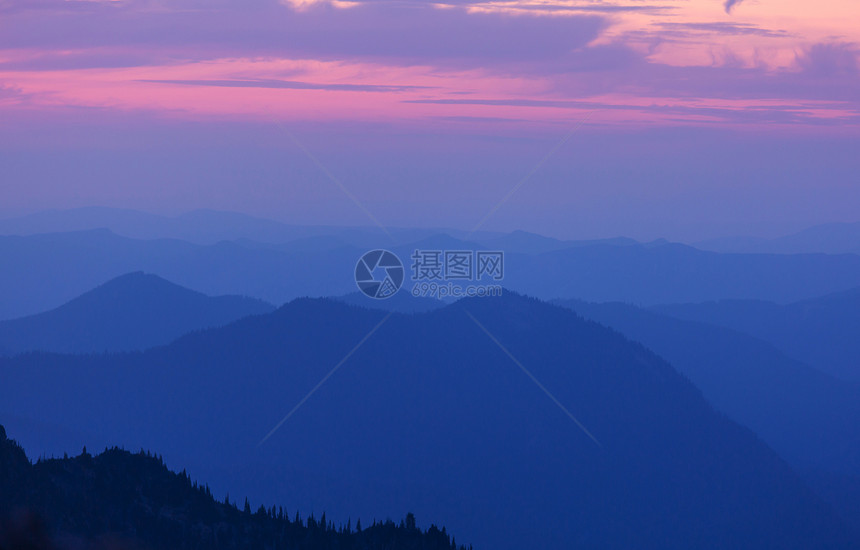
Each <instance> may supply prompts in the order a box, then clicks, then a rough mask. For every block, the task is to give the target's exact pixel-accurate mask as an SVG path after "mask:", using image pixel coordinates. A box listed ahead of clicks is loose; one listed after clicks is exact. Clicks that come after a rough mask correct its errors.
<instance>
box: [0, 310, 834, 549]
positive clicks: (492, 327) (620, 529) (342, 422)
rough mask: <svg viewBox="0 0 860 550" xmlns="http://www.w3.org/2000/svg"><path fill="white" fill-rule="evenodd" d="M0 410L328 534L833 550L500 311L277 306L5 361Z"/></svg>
mask: <svg viewBox="0 0 860 550" xmlns="http://www.w3.org/2000/svg"><path fill="white" fill-rule="evenodd" d="M387 315H388V317H386V316H387ZM475 320H477V321H478V322H479V323H480V324H481V326H483V327H484V328H485V329H486V331H488V332H489V333H490V334H492V338H491V337H490V336H488V334H487V333H486V332H485V331H484V329H483V328H481V326H479V325H478V324H477V323H476V322H475ZM383 321H384V322H383ZM380 322H382V324H381V325H380ZM374 327H376V328H374ZM371 332H372V335H371V336H369V337H367V336H368V334H369V333H371ZM493 338H495V339H497V341H498V342H499V343H501V344H503V345H504V346H505V348H506V350H507V351H508V352H509V353H510V354H511V355H512V356H513V357H516V360H517V362H515V361H513V360H512V359H511V356H509V355H508V354H507V353H506V352H505V351H503V350H502V349H500V347H499V346H498V345H497V344H496V343H495V342H494V340H493ZM362 341H364V343H363V345H361V346H360V347H358V348H357V349H356V344H357V343H359V342H362ZM346 356H348V359H347V360H346V361H345V362H344V363H343V364H342V366H341V367H340V368H339V369H337V370H336V371H335V372H332V368H333V367H334V366H335V365H338V364H340V363H341V361H342V360H343V358H344V357H346ZM519 365H521V366H522V368H523V369H526V370H527V371H528V373H529V374H526V373H525V372H524V371H523V370H522V369H521V368H520V366H519ZM330 373H331V374H330ZM329 374H330V375H329ZM532 375H533V376H534V377H535V378H536V379H537V380H539V381H540V382H541V383H542V384H543V386H544V387H545V388H547V389H548V391H550V392H551V393H552V395H553V398H554V399H557V401H556V402H554V401H553V399H550V398H549V397H548V396H547V395H546V394H545V393H544V392H543V391H542V390H541V389H540V387H539V386H538V385H536V384H534V383H533V382H532V381H531V380H530V376H532ZM323 379H325V383H324V384H323V385H322V386H320V387H319V388H318V389H317V390H315V391H314V392H311V393H312V395H308V392H310V391H311V390H312V389H313V388H315V387H317V385H318V383H319V382H320V380H323ZM11 388H14V390H12V389H11ZM296 404H300V405H301V406H300V407H299V408H297V409H296V410H295V411H294V412H293V413H290V414H289V415H288V412H289V411H290V410H291V409H293V408H294V407H295V405H296ZM559 404H561V405H563V407H564V408H565V409H566V410H567V411H569V413H570V414H571V415H572V416H573V417H575V419H576V420H577V421H579V422H581V424H582V425H583V426H585V427H586V428H587V429H588V430H589V432H590V433H591V434H592V435H593V437H594V438H596V440H597V441H599V443H596V442H595V441H594V440H593V439H591V438H590V437H589V435H587V434H586V433H584V432H583V430H581V429H580V427H579V426H577V424H576V422H574V421H573V420H572V418H571V416H568V414H567V413H566V412H565V411H564V410H562V409H561V408H560V407H559ZM8 411H14V412H15V414H17V415H20V416H27V417H31V418H34V419H39V420H42V421H48V420H49V419H51V420H53V421H54V422H63V423H70V424H74V425H79V426H88V427H89V428H90V429H92V430H98V431H99V432H100V433H101V434H104V435H105V437H109V438H112V440H113V441H116V442H120V443H123V444H125V445H127V446H131V447H134V448H137V447H139V446H145V447H157V448H160V449H163V452H164V453H165V456H167V457H168V458H169V460H182V462H183V463H186V464H189V466H190V467H191V469H192V471H196V472H198V473H197V474H196V475H201V473H205V474H204V477H206V478H207V479H211V480H212V483H213V486H214V487H216V489H217V488H218V487H221V488H227V487H229V488H231V490H236V489H239V490H241V491H242V492H243V493H246V494H250V495H251V496H252V497H253V498H255V499H261V500H264V501H266V502H271V501H286V500H287V499H288V500H289V502H288V504H289V505H290V506H293V507H299V508H301V509H303V510H317V511H319V510H321V509H322V507H323V506H325V510H326V512H328V513H329V514H330V517H335V518H338V519H340V520H343V519H345V518H346V517H347V515H348V514H353V515H354V514H356V513H358V514H360V515H361V517H374V516H375V517H385V515H386V514H390V513H391V511H392V510H401V509H412V510H413V511H414V512H416V514H418V515H419V516H420V517H423V518H427V519H429V520H430V521H433V522H435V523H443V522H444V523H445V524H446V525H447V526H448V527H449V528H451V529H452V530H454V531H455V532H457V533H458V535H461V536H463V537H464V538H465V539H467V540H469V541H470V542H473V543H474V544H476V546H478V547H481V548H495V549H513V548H519V547H529V548H547V549H555V548H559V549H560V548H570V547H579V548H601V549H604V548H631V547H636V548H655V549H656V548H660V549H673V548H677V549H681V548H741V549H743V548H749V549H753V548H755V549H758V548H810V547H816V548H847V547H849V546H850V544H849V541H848V538H847V535H846V531H845V529H844V527H843V526H842V524H841V522H840V521H839V519H838V518H837V516H836V515H835V513H834V512H832V511H831V509H830V508H829V507H828V506H827V505H825V504H824V503H822V502H821V501H820V500H818V498H817V497H815V496H814V495H813V493H812V492H811V491H810V490H809V489H808V488H807V487H806V486H805V485H804V484H803V483H802V481H801V480H800V479H799V478H798V477H797V476H796V475H795V474H794V473H793V472H792V470H791V469H790V468H789V467H788V466H787V465H786V464H785V463H784V462H783V461H782V460H781V459H780V458H779V457H778V456H777V455H776V454H775V453H774V452H773V451H772V450H770V449H769V448H768V447H766V446H765V445H764V444H762V443H761V442H760V441H759V440H758V439H757V438H756V437H755V436H754V435H753V434H752V433H751V432H749V431H748V430H747V429H746V428H743V427H741V426H739V425H737V424H735V423H733V422H731V421H729V420H727V419H726V418H724V417H723V416H721V415H719V414H717V413H715V412H714V411H713V410H712V408H711V407H710V405H708V404H707V402H706V401H705V400H704V399H703V397H702V396H701V394H700V393H699V391H698V390H696V389H695V388H694V387H693V386H692V385H691V384H690V383H689V382H688V381H687V380H686V379H684V378H683V377H682V376H680V375H678V374H677V373H676V372H675V371H674V369H672V367H670V366H669V365H668V364H666V363H665V362H664V361H662V360H661V359H660V358H658V357H657V356H655V355H653V354H652V353H650V352H649V351H647V350H646V349H644V348H643V347H642V346H640V345H638V344H635V343H632V342H629V341H628V340H626V339H625V338H623V337H622V336H621V335H619V334H617V333H615V332H613V331H611V330H608V329H606V328H604V327H602V326H600V325H597V324H595V323H591V322H586V321H584V320H582V319H581V318H579V317H577V316H576V315H574V314H573V313H571V312H570V311H568V310H565V309H563V308H559V307H555V306H551V305H548V304H545V303H541V302H538V301H536V300H532V299H527V298H522V297H519V296H516V295H507V296H504V297H502V298H498V299H495V298H494V299H490V298H484V299H473V300H464V301H460V302H458V303H456V304H453V305H451V306H448V307H445V308H442V309H440V310H437V311H433V312H430V313H425V314H416V315H402V314H396V313H395V314H387V313H385V312H380V311H371V310H366V309H362V308H356V307H350V306H347V305H343V304H340V303H336V302H332V301H328V300H297V301H294V302H291V303H290V304H288V305H286V306H284V307H283V308H281V309H279V310H277V311H276V312H274V313H272V314H269V315H262V316H255V317H250V318H246V319H243V320H240V321H237V322H236V323H234V324H232V325H229V326H226V327H223V328H220V329H213V330H209V331H203V332H199V333H195V334H191V335H188V336H185V337H183V338H181V339H179V340H178V341H176V342H174V343H173V344H171V345H169V346H166V347H163V348H158V349H153V350H149V351H147V352H144V353H136V354H126V355H119V356H101V357H70V356H55V355H54V356H52V355H30V356H20V357H17V358H13V359H6V360H3V361H2V362H0V418H3V417H4V416H10V415H9V414H8ZM4 413H6V414H5V415H4ZM285 416H289V418H287V419H286V420H285V421H284V422H283V424H282V425H281V426H280V427H279V429H277V430H275V431H274V432H272V433H271V437H269V438H268V439H265V440H264V441H261V440H263V439H264V436H266V434H267V433H270V431H271V430H272V428H273V426H276V425H277V424H278V423H279V421H281V420H282V419H284V418H285ZM41 452H51V450H50V449H42V450H41Z"/></svg>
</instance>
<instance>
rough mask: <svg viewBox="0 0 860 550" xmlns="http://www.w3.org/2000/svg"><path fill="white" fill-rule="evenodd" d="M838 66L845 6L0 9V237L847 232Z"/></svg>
mask: <svg viewBox="0 0 860 550" xmlns="http://www.w3.org/2000/svg"><path fill="white" fill-rule="evenodd" d="M858 51H860V2H856V1H855V0H818V1H817V2H807V1H800V0H779V1H777V0H739V1H734V2H731V1H730V2H728V3H726V2H724V1H723V0H625V1H615V0H605V1H601V0H591V1H589V0H562V1H555V0H513V1H504V0H502V1H492V0H491V1H475V2H469V1H452V2H424V1H420V0H409V1H399V2H398V1H393V2H388V1H384V0H357V1H326V0H320V1H314V0H284V1H281V2H278V1H277V0H112V1H108V0H102V1H99V0H0V170H2V173H0V215H6V216H11V215H17V214H21V213H25V212H31V211H35V210H39V209H44V208H71V207H77V206H87V205H107V206H119V207H131V208H139V209H143V210H149V211H155V212H164V213H176V212H181V211H185V210H190V209H195V208H216V209H225V210H238V211H243V212H247V213H251V214H255V215H261V216H266V217H272V218H276V219H279V220H283V221H290V222H294V223H324V224H360V225H364V224H369V223H371V222H370V220H368V219H367V216H366V214H365V213H364V212H363V211H362V210H361V209H359V208H357V207H356V206H355V205H354V204H353V203H352V201H351V200H350V199H349V198H348V197H347V196H345V195H344V193H343V192H342V191H341V190H340V189H339V188H338V186H336V185H335V184H334V183H333V182H331V181H329V179H328V177H327V176H326V174H325V171H328V172H330V173H331V174H332V175H333V176H334V177H336V178H337V179H338V180H340V181H341V182H342V183H343V185H344V186H346V187H347V188H348V189H350V190H351V192H352V193H353V194H354V195H355V196H357V197H359V199H360V200H361V201H362V202H363V204H364V205H365V206H366V208H367V209H368V210H369V211H371V212H373V214H374V215H375V216H376V217H378V218H379V219H380V220H381V221H382V222H383V223H384V224H386V225H399V226H403V225H414V226H452V227H459V228H465V229H471V227H472V226H474V225H475V224H476V223H477V222H478V221H479V220H481V219H482V218H483V217H484V216H485V215H486V214H487V212H488V211H489V210H490V209H491V208H492V207H493V206H494V205H495V204H496V203H497V202H498V201H499V200H501V199H502V197H504V196H505V195H506V194H507V193H508V192H509V191H510V190H511V189H512V188H513V187H514V186H515V185H517V183H518V182H520V181H521V180H522V179H523V178H525V177H526V176H527V175H528V174H529V173H530V172H532V171H534V173H533V175H532V176H531V177H529V180H528V181H527V182H526V183H525V184H524V185H523V186H522V188H521V189H519V190H518V191H517V192H516V193H515V194H514V195H513V196H512V197H511V199H510V201H507V202H506V203H505V204H504V205H503V206H502V207H501V208H499V210H498V211H497V212H496V213H494V215H493V216H492V217H491V218H489V219H488V220H487V223H486V227H485V228H486V229H497V230H512V229H526V230H531V231H537V232H543V233H548V234H552V235H556V236H562V237H600V236H614V235H622V234H623V235H630V236H633V237H638V238H656V237H660V236H664V237H668V238H674V239H698V238H707V237H714V236H725V235H733V234H756V235H776V234H780V233H782V232H787V231H791V230H795V229H800V228H802V227H804V226H807V225H810V224H814V223H823V222H828V221H860V216H858V215H857V212H860V184H858V183H857V182H858V181H860V161H858V157H860V67H858ZM562 142H563V143H562ZM560 143H561V146H560V147H558V148H557V151H556V152H555V153H554V154H552V155H551V156H550V157H549V158H547V159H546V160H545V162H543V163H542V164H540V166H539V167H538V168H537V170H534V169H535V168H536V166H537V165H538V164H539V163H541V160H542V159H544V158H545V157H546V155H547V153H549V152H550V151H552V150H553V149H554V148H555V147H557V146H558V145H559V144H560ZM303 148H304V149H306V150H307V151H308V152H309V153H310V154H311V155H313V156H314V157H316V159H318V164H317V163H315V161H314V160H312V159H311V158H310V156H309V155H308V154H306V153H305V152H304V151H303V150H302V149H303ZM321 166H322V167H323V168H321Z"/></svg>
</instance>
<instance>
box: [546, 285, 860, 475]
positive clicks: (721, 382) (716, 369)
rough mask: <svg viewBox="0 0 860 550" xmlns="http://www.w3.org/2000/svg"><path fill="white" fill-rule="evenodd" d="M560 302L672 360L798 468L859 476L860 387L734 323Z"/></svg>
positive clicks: (710, 397)
mask: <svg viewBox="0 0 860 550" xmlns="http://www.w3.org/2000/svg"><path fill="white" fill-rule="evenodd" d="M560 303H562V304H563V305H565V306H566V307H570V308H571V309H573V310H574V311H576V312H577V313H579V314H580V315H583V316H584V317H586V318H588V319H593V320H595V321H597V322H600V323H603V324H605V325H607V326H610V327H612V328H614V329H616V330H618V331H620V332H622V333H623V334H624V335H625V336H627V337H628V338H631V339H634V340H636V341H638V342H641V343H643V344H644V345H646V346H647V347H648V348H649V349H652V350H653V351H654V352H655V353H657V354H659V355H660V356H661V357H664V358H665V359H667V360H668V361H669V362H670V363H671V364H672V365H673V366H674V367H675V368H677V369H678V370H679V371H680V372H681V373H683V374H684V375H685V376H687V377H689V378H690V380H691V381H692V382H693V383H694V384H695V385H696V386H697V387H698V388H700V389H701V390H702V392H703V394H704V396H705V397H706V398H707V399H708V400H709V401H710V402H711V403H713V404H714V406H716V407H717V408H718V409H719V410H721V411H723V412H724V413H726V414H727V415H729V417H731V418H732V419H734V420H736V421H737V422H740V423H742V424H744V425H745V426H749V427H750V428H752V429H753V431H755V432H756V433H757V434H759V435H760V436H761V437H762V438H763V439H764V440H765V441H766V442H767V443H768V444H769V445H771V446H772V447H774V448H775V449H776V450H777V451H779V452H780V454H781V455H782V456H784V457H786V458H787V459H788V460H789V461H790V462H791V463H792V464H793V465H794V466H795V467H796V468H799V469H810V468H814V469H816V470H821V471H827V472H836V473H840V474H843V475H853V476H860V386H858V385H856V384H849V383H845V382H844V381H841V380H838V379H836V378H833V377H831V376H829V375H827V374H824V373H822V372H820V371H818V370H816V369H814V368H811V367H809V366H808V365H805V364H803V363H801V362H799V361H797V360H794V359H791V358H789V357H787V356H786V355H785V354H783V353H781V352H780V351H779V350H778V349H776V348H775V347H773V346H772V345H770V344H768V343H767V342H764V341H761V340H759V339H757V338H754V337H752V336H749V335H747V334H744V333H740V332H737V331H734V330H730V329H726V328H721V327H717V326H713V325H708V324H703V323H696V322H691V321H682V320H679V319H675V318H673V317H669V316H665V315H660V314H657V313H654V312H651V311H648V310H644V309H640V308H636V307H633V306H629V305H626V304H619V303H610V304H593V303H586V302H581V301H576V300H570V301H564V302H560Z"/></svg>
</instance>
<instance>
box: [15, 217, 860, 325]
mask: <svg viewBox="0 0 860 550" xmlns="http://www.w3.org/2000/svg"><path fill="white" fill-rule="evenodd" d="M320 239H322V240H324V241H325V245H323V246H317V245H318V244H319V243H320ZM376 242H377V243H378V244H376V245H374V247H373V248H387V247H389V245H391V244H392V243H390V242H389V241H388V240H387V239H382V240H381V241H376ZM314 243H316V244H314ZM497 244H498V243H497ZM390 248H391V250H392V251H393V252H394V253H396V254H397V255H398V256H399V257H400V259H401V261H402V262H403V263H404V266H405V267H407V269H409V268H410V267H411V265H412V260H411V256H412V254H413V252H414V251H415V250H416V249H422V250H484V249H487V247H486V246H484V245H481V244H480V243H475V242H469V241H463V240H459V239H456V238H454V237H451V236H448V235H442V234H439V235H435V236H431V237H427V238H423V239H420V240H416V241H413V242H411V243H409V244H402V245H398V244H393V245H392V246H391V247H390ZM365 252H367V248H359V247H357V246H354V245H338V244H337V243H336V242H332V241H331V240H330V239H325V238H322V237H319V238H314V239H313V240H311V241H308V239H302V240H299V241H295V242H293V243H285V244H279V245H271V244H263V243H256V242H249V241H223V242H219V243H217V244H213V245H197V244H192V243H188V242H185V241H180V240H173V239H157V240H141V239H131V238H127V237H121V236H118V235H116V234H114V233H111V232H110V231H108V230H92V231H83V232H71V233H56V234H40V235H31V236H23V237H22V236H6V237H0V257H2V258H3V259H4V269H3V270H2V271H0V285H2V286H3V288H8V289H14V291H11V290H10V292H7V293H4V294H3V295H1V296H0V319H10V318H14V317H21V316H24V315H31V314H35V313H39V312H43V311H46V310H49V309H53V308H55V307H58V306H59V305H61V304H63V303H65V302H67V301H69V300H71V299H73V298H75V297H76V296H78V295H80V294H81V293H83V292H86V291H87V290H89V289H91V288H93V287H95V286H96V285H98V284H101V283H102V282H104V281H106V280H108V279H111V278H114V277H118V276H120V275H123V274H126V273H129V272H133V271H145V272H148V273H153V274H156V275H158V276H160V277H163V278H165V279H167V280H170V281H173V282H175V283H177V284H180V285H182V286H185V287H187V288H191V289H194V290H196V291H198V292H203V293H205V294H208V295H222V294H236V295H243V296H250V297H253V298H257V299H260V300H264V301H266V302H269V303H274V304H282V303H284V302H286V301H288V300H291V299H293V298H297V297H303V296H337V295H344V294H347V293H350V292H354V291H355V290H356V286H355V281H354V269H355V264H356V262H357V261H358V258H359V257H361V255H363V254H364V253H365ZM504 268H505V276H504V280H503V284H504V286H505V287H507V288H511V289H513V290H516V291H518V292H523V293H527V294H530V295H534V296H537V297H539V298H542V299H554V298H579V299H585V300H589V301H615V300H618V301H627V302H631V303H635V304H639V305H656V304H663V303H682V302H702V301H707V300H719V299H761V300H771V301H775V302H779V303H785V302H791V301H797V300H802V299H807V298H813V297H815V296H820V295H823V294H827V293H832V292H837V291H844V290H848V289H850V288H853V287H856V286H857V282H858V281H860V255H841V256H833V255H822V254H806V255H760V254H718V253H714V252H704V251H701V250H697V249H695V248H692V247H689V246H685V245H679V244H672V243H660V242H658V243H649V244H630V243H626V242H622V243H614V244H613V243H611V242H610V243H607V242H599V243H591V244H581V245H577V246H570V247H567V248H563V249H557V250H549V251H547V252H541V253H534V254H524V253H520V252H508V253H506V254H505V259H504ZM58 273H62V277H60V276H58ZM786 273H791V274H792V276H791V277H786V276H785V274H786ZM410 276H411V271H410ZM412 283H413V282H412V281H411V279H410V278H407V281H406V287H405V288H404V289H402V290H401V291H402V292H409V291H410V290H411V286H410V285H411V284H412Z"/></svg>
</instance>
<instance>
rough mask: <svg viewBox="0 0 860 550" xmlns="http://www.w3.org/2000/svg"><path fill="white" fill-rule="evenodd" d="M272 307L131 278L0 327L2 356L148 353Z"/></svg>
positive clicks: (143, 277) (141, 275)
mask: <svg viewBox="0 0 860 550" xmlns="http://www.w3.org/2000/svg"><path fill="white" fill-rule="evenodd" d="M273 309H274V307H273V306H271V305H269V304H267V303H265V302H262V301H260V300H256V299H252V298H245V297H242V296H218V297H215V298H212V297H209V296H206V295H204V294H200V293H199V292H194V291H192V290H188V289H185V288H182V287H181V286H178V285H175V284H173V283H170V282H168V281H165V280H164V279H162V278H160V277H157V276H156V275H151V274H146V273H142V272H137V273H129V274H127V275H123V276H121V277H117V278H115V279H112V280H110V281H108V282H106V283H104V284H103V285H100V286H98V287H96V288H94V289H93V290H91V291H89V292H87V293H85V294H83V295H82V296H79V297H78V298H75V299H74V300H72V301H70V302H68V303H66V304H64V305H62V306H60V307H58V308H56V309H53V310H51V311H47V312H45V313H40V314H37V315H32V316H29V317H23V318H20V319H13V320H9V321H0V350H5V352H6V353H21V352H25V351H51V352H58V353H87V352H103V351H110V352H115V351H133V350H140V349H145V348H150V347H153V346H157V345H162V344H167V343H168V342H170V341H172V340H174V339H176V338H178V337H179V336H182V335H183V334H185V333H187V332H191V331H192V330H199V329H203V328H209V327H216V326H220V325H225V324H227V323H229V322H231V321H235V320H236V319H238V318H240V317H245V316H247V315H256V314H260V313H267V312H269V311H272V310H273Z"/></svg>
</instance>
